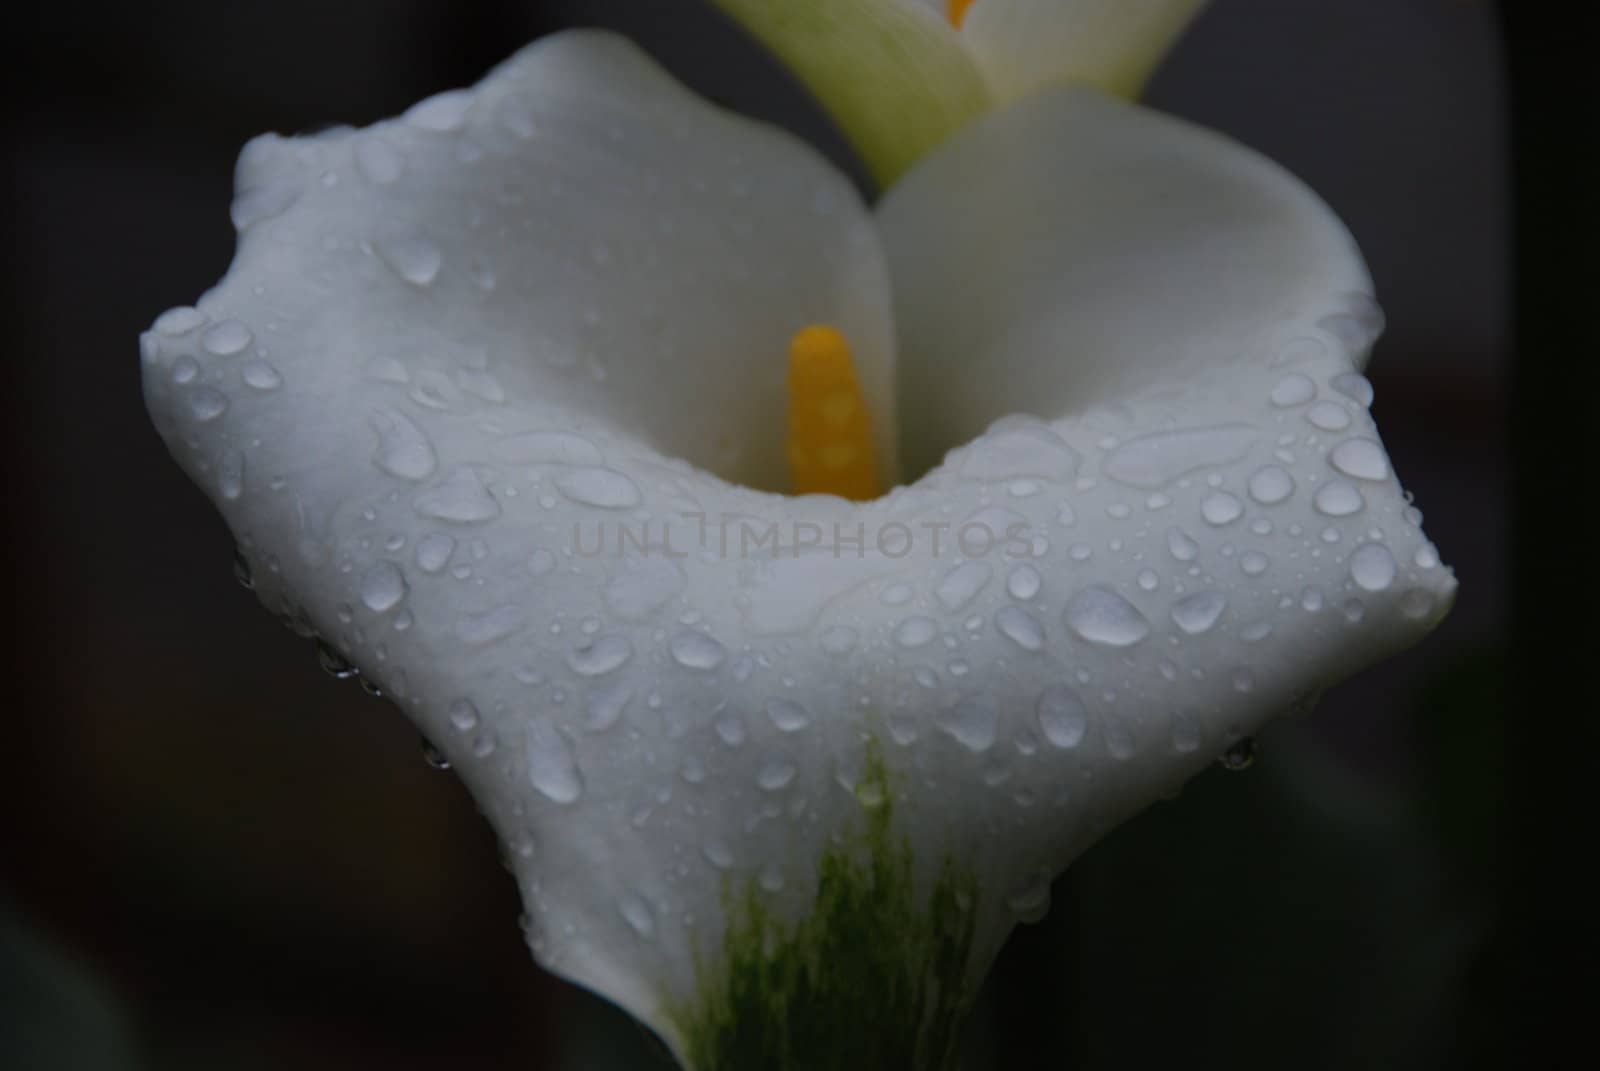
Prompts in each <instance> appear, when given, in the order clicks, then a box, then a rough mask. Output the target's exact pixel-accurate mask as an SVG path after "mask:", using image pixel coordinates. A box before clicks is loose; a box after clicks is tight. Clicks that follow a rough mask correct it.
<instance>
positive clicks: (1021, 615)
mask: <svg viewBox="0 0 1600 1071" xmlns="http://www.w3.org/2000/svg"><path fill="white" fill-rule="evenodd" d="M994 627H995V628H997V629H999V630H1000V634H1001V635H1002V636H1004V637H1005V638H1006V639H1008V640H1010V641H1011V642H1012V643H1015V644H1016V645H1017V646H1018V647H1021V648H1022V649H1023V650H1024V651H1037V650H1039V649H1040V648H1042V647H1043V646H1044V627H1043V626H1042V625H1040V624H1039V622H1037V621H1035V620H1034V619H1033V617H1032V616H1031V615H1030V614H1028V613H1027V611H1025V610H1023V609H1021V608H1019V607H1016V606H1002V607H1001V608H1000V609H999V610H998V611H996V612H995V615H994Z"/></svg>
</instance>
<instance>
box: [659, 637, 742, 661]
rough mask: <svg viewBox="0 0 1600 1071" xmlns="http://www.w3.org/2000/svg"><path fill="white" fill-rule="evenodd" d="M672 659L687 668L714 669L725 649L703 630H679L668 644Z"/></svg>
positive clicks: (724, 653) (721, 658)
mask: <svg viewBox="0 0 1600 1071" xmlns="http://www.w3.org/2000/svg"><path fill="white" fill-rule="evenodd" d="M668 647H669V649H670V650H671V652H672V658H673V661H675V662H677V663H678V665H680V666H683V667H685V668H687V669H716V668H717V667H718V666H720V665H722V660H723V658H725V657H726V656H727V653H728V652H727V650H726V648H724V647H723V646H722V644H720V643H718V642H717V641H716V640H714V639H712V638H711V637H710V636H707V635H706V634H705V633H703V632H693V631H689V632H680V633H678V634H677V635H676V636H674V637H672V642H671V643H670V644H669V645H668Z"/></svg>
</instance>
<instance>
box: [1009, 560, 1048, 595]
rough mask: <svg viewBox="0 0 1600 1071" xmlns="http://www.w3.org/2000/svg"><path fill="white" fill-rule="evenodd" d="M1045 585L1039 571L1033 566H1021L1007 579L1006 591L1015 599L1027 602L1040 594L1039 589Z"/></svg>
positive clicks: (1013, 570) (1012, 571)
mask: <svg viewBox="0 0 1600 1071" xmlns="http://www.w3.org/2000/svg"><path fill="white" fill-rule="evenodd" d="M1043 584H1044V581H1043V579H1042V578H1041V577H1040V576H1039V570H1037V569H1035V568H1034V567H1033V566H1031V565H1019V566H1017V567H1016V568H1015V569H1012V570H1011V575H1010V576H1008V577H1006V591H1007V593H1009V594H1010V596H1011V597H1012V598H1013V599H1021V600H1023V601H1027V600H1028V599H1031V598H1033V597H1034V596H1035V595H1037V594H1039V588H1040V587H1041V586H1042V585H1043Z"/></svg>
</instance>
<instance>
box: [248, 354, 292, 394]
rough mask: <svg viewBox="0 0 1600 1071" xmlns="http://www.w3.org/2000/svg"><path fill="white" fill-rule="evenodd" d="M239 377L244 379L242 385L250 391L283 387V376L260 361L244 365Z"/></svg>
mask: <svg viewBox="0 0 1600 1071" xmlns="http://www.w3.org/2000/svg"><path fill="white" fill-rule="evenodd" d="M241 377H242V378H243V379H244V385H245V386H247V387H249V388H251V389H252V390H261V391H267V390H277V389H278V388H279V387H281V386H283V376H282V375H280V374H279V372H278V370H277V369H276V368H274V367H272V365H270V364H268V363H267V362H266V361H262V360H253V361H251V362H250V363H249V364H247V365H245V366H244V371H243V372H242V373H241Z"/></svg>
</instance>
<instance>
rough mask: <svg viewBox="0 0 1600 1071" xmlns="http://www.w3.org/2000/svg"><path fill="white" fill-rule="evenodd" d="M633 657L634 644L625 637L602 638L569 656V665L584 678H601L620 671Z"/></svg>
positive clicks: (572, 652)
mask: <svg viewBox="0 0 1600 1071" xmlns="http://www.w3.org/2000/svg"><path fill="white" fill-rule="evenodd" d="M632 657H633V644H631V643H629V642H628V640H627V638H626V637H624V636H600V637H598V638H597V639H594V640H591V641H590V642H588V643H586V644H584V645H583V646H582V647H579V648H577V649H575V650H573V651H571V652H570V653H568V655H567V665H568V666H569V667H571V669H572V671H573V672H574V673H577V674H579V675H580V676H584V677H599V676H603V675H604V674H607V673H610V672H611V671H612V670H615V669H618V668H620V667H621V666H622V664H623V663H624V662H626V661H627V660H628V659H630V658H632Z"/></svg>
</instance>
